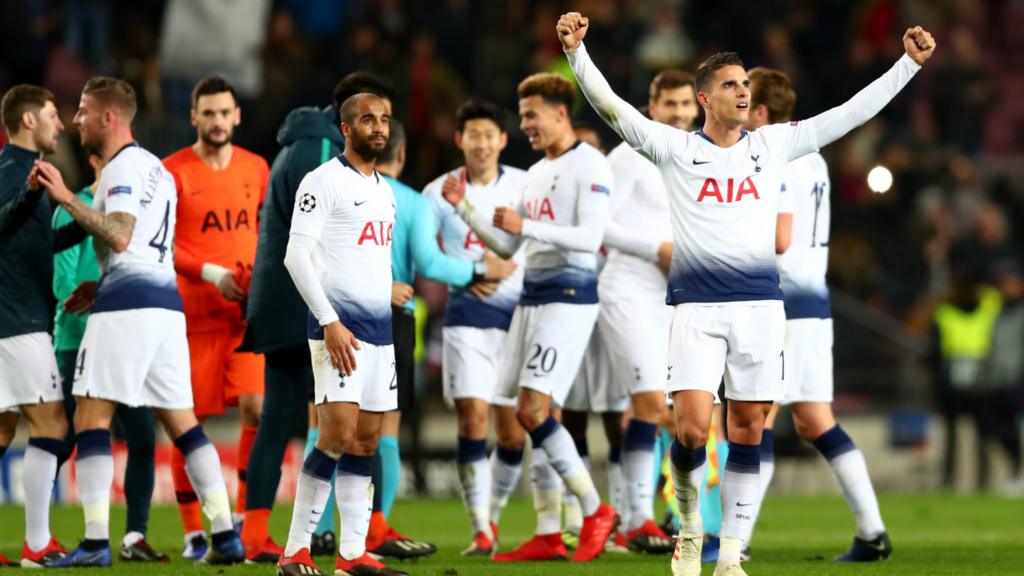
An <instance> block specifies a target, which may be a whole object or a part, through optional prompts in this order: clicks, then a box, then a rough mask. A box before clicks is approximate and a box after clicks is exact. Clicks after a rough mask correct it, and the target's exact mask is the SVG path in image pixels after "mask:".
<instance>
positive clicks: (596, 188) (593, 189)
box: [590, 184, 611, 196]
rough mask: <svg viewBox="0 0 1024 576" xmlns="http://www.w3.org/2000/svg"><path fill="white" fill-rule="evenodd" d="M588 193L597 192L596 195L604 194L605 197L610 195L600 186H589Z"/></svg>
mask: <svg viewBox="0 0 1024 576" xmlns="http://www.w3.org/2000/svg"><path fill="white" fill-rule="evenodd" d="M590 191H591V192H597V193H598V194H604V195H605V196H608V195H609V194H610V193H611V192H610V191H609V190H608V188H607V187H605V186H602V185H600V184H591V185H590Z"/></svg>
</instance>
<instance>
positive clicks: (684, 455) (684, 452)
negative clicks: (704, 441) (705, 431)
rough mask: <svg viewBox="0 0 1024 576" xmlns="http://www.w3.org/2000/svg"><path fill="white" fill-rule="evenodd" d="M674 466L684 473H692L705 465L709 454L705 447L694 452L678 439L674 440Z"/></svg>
mask: <svg viewBox="0 0 1024 576" xmlns="http://www.w3.org/2000/svg"><path fill="white" fill-rule="evenodd" d="M669 457H670V458H671V459H672V465H673V466H675V467H676V468H678V469H679V470H682V471H683V472H692V471H694V470H696V469H697V468H700V467H701V466H703V465H704V462H705V461H706V460H707V459H708V452H707V450H706V449H705V447H704V446H701V447H700V448H694V449H693V450H691V449H689V448H687V447H686V446H683V445H682V443H680V442H679V440H678V439H675V440H672V449H671V455H670V456H669Z"/></svg>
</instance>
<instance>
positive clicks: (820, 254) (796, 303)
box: [778, 153, 832, 319]
mask: <svg viewBox="0 0 1024 576" xmlns="http://www.w3.org/2000/svg"><path fill="white" fill-rule="evenodd" d="M784 186H785V189H784V191H783V192H782V199H783V200H782V202H781V203H780V205H779V212H790V213H792V214H793V237H792V240H791V242H790V244H789V249H788V250H786V253H785V254H782V255H780V256H779V257H778V263H779V274H780V275H781V277H782V292H783V294H784V302H785V304H786V318H789V319H795V318H829V317H831V315H832V314H831V307H830V305H829V299H828V286H827V285H826V283H825V274H826V272H827V271H828V242H829V236H830V231H829V225H830V223H831V212H830V202H829V192H830V191H831V190H830V189H831V184H830V181H829V177H828V165H826V164H825V159H824V158H822V157H821V154H817V153H814V154H808V155H806V156H803V157H801V158H798V159H796V160H793V161H792V162H790V163H789V166H787V168H786V173H785V175H784Z"/></svg>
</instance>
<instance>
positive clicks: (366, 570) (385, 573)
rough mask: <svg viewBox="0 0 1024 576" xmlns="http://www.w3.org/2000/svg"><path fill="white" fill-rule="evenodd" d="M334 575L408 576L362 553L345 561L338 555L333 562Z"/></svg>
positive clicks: (367, 553)
mask: <svg viewBox="0 0 1024 576" xmlns="http://www.w3.org/2000/svg"><path fill="white" fill-rule="evenodd" d="M334 574H335V575H336V576H339V575H343V574H344V575H347V576H409V573H408V572H402V571H401V570H395V569H394V568H389V567H388V566H385V565H384V564H381V563H380V562H378V561H377V560H374V559H373V556H370V553H369V552H363V555H362V556H360V557H359V558H356V559H355V560H345V558H343V557H342V556H341V554H338V556H337V560H336V561H335V562H334Z"/></svg>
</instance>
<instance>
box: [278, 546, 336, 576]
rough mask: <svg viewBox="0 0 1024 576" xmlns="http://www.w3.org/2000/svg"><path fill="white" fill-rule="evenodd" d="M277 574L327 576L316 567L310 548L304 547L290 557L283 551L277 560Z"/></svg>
mask: <svg viewBox="0 0 1024 576" xmlns="http://www.w3.org/2000/svg"><path fill="white" fill-rule="evenodd" d="M277 576H325V574H324V573H323V572H321V571H320V569H319V568H317V567H316V563H315V562H313V558H312V557H311V556H310V555H309V548H303V549H301V550H299V551H298V552H296V553H295V554H293V555H292V556H291V557H290V558H285V555H284V552H282V553H281V557H280V558H278V560H277Z"/></svg>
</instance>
